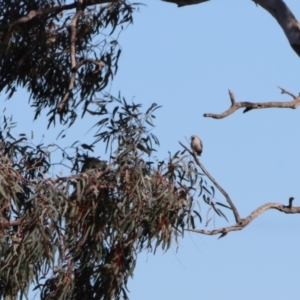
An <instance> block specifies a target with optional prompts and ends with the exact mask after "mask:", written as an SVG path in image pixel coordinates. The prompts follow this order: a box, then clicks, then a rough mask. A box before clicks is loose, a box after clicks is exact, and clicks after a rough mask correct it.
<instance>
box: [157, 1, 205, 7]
mask: <svg viewBox="0 0 300 300" xmlns="http://www.w3.org/2000/svg"><path fill="white" fill-rule="evenodd" d="M162 1H165V2H171V3H174V4H177V6H178V7H181V6H185V5H193V4H199V3H202V2H206V1H209V0H162Z"/></svg>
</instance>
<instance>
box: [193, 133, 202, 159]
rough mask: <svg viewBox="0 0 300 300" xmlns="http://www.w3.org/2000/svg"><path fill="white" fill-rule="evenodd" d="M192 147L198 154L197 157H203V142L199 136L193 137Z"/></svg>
mask: <svg viewBox="0 0 300 300" xmlns="http://www.w3.org/2000/svg"><path fill="white" fill-rule="evenodd" d="M191 147H192V149H193V150H194V151H195V152H196V153H197V155H199V156H200V155H201V153H202V150H203V145H202V141H201V140H200V138H199V137H198V136H197V135H192V136H191Z"/></svg>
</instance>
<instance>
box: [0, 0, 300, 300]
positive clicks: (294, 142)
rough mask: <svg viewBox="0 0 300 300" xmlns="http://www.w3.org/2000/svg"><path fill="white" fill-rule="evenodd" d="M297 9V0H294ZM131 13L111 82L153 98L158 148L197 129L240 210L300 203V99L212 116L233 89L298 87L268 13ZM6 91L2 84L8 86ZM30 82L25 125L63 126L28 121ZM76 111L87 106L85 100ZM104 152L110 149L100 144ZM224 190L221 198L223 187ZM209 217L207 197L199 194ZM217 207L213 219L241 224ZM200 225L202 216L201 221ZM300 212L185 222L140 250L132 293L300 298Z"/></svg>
mask: <svg viewBox="0 0 300 300" xmlns="http://www.w3.org/2000/svg"><path fill="white" fill-rule="evenodd" d="M142 2H145V1H142ZM286 3H287V4H288V6H289V7H290V8H291V9H292V11H293V12H294V14H295V15H296V17H297V18H298V20H299V19H300V2H299V1H297V0H286ZM146 4H147V6H141V7H140V11H139V12H138V13H136V14H135V19H134V25H133V26H130V27H129V28H128V29H127V30H126V31H125V32H124V33H122V35H121V36H120V38H119V42H120V43H121V45H122V49H123V52H122V55H121V60H120V64H119V71H118V74H117V76H116V78H115V80H114V81H113V84H112V86H111V87H110V92H111V93H112V94H117V93H118V92H119V91H121V92H122V95H124V96H125V97H126V99H127V100H129V101H130V100H131V99H133V100H134V101H135V102H136V103H142V104H143V108H144V109H147V108H148V107H149V106H150V105H151V103H153V102H155V103H158V104H160V105H162V106H163V107H162V108H161V109H160V110H158V111H157V114H156V116H157V118H156V123H155V124H156V128H155V129H154V130H153V133H154V134H156V135H157V137H158V138H159V140H160V142H161V146H160V148H159V151H158V153H157V156H158V157H159V158H160V159H162V158H167V157H168V151H171V152H172V153H175V152H176V151H177V150H181V147H180V145H179V144H178V141H179V140H180V141H182V142H185V143H186V144H187V142H186V138H189V137H190V136H191V135H192V134H197V135H199V136H200V137H201V139H202V141H203V144H204V151H203V155H202V156H201V162H202V163H203V164H204V166H205V167H206V168H207V169H208V171H209V172H210V173H211V174H212V175H213V176H214V177H215V179H216V180H217V181H218V182H219V184H221V186H222V187H223V188H224V189H225V190H226V191H227V192H228V193H229V195H230V196H231V198H232V200H233V201H234V202H235V205H236V206H237V208H238V210H239V212H240V214H241V216H242V217H246V216H247V215H248V214H250V213H251V212H252V211H253V210H254V209H256V208H257V207H258V206H260V205H262V204H263V203H265V202H280V203H283V204H288V198H289V197H290V196H294V197H295V201H294V205H297V206H299V205H300V156H299V153H300V132H299V129H298V128H300V109H297V110H291V109H268V110H267V109H266V110H253V111H250V112H249V113H247V114H243V113H242V110H240V111H237V112H235V113H234V114H233V115H230V116H229V117H227V118H225V119H222V120H214V119H208V118H204V117H203V114H204V113H208V112H213V113H220V112H223V111H224V110H226V109H227V108H228V107H229V105H230V101H229V97H228V88H230V89H232V91H233V92H234V94H235V96H236V100H237V101H250V102H263V101H289V100H290V97H289V96H287V95H281V94H280V90H279V89H278V88H277V86H281V87H283V88H285V89H286V90H288V91H290V92H292V93H294V94H298V93H299V92H300V80H299V75H300V58H299V57H298V56H297V55H296V54H295V53H294V52H293V50H292V49H291V48H290V46H289V44H288V41H287V39H286V37H285V35H284V34H283V31H282V29H281V28H280V27H279V25H278V24H277V22H276V21H275V20H274V19H273V17H272V16H271V15H269V13H267V12H266V11H265V10H263V9H262V8H261V7H257V6H256V5H255V4H254V3H253V2H252V1H250V0H243V1H241V0H213V1H209V2H207V3H203V4H200V5H194V6H190V7H183V8H177V7H176V5H172V4H169V3H164V2H161V1H159V0H151V1H147V3H146ZM1 97H2V98H3V99H4V98H5V95H1ZM27 99H28V94H27V93H26V92H25V91H20V92H18V94H17V96H16V97H14V98H13V99H12V100H10V101H9V102H6V103H5V105H6V106H7V110H8V112H9V113H12V114H13V115H14V119H15V120H16V121H18V124H19V127H17V130H16V131H17V132H25V133H30V130H33V131H34V132H35V136H36V141H37V142H39V141H40V140H39V139H41V136H42V135H43V134H44V135H45V138H44V140H45V143H47V142H49V143H50V142H52V141H55V139H56V136H57V134H58V132H60V130H61V129H62V128H61V127H57V128H55V129H51V130H47V129H46V126H47V122H46V119H45V118H41V119H39V120H37V121H35V122H33V121H32V119H33V115H34V112H33V110H31V109H29V108H28V104H27ZM79 114H80V111H79ZM88 118H89V117H86V118H85V119H84V120H83V121H79V120H78V124H77V125H75V126H74V128H71V129H70V130H69V131H68V134H69V136H68V139H66V141H57V143H61V142H63V143H65V144H66V145H68V144H69V142H70V141H74V140H75V139H80V140H81V141H82V142H89V141H91V136H92V133H87V132H88V130H89V129H90V127H91V126H92V125H93V124H94V123H95V119H93V118H92V117H90V118H91V120H87V119H88ZM99 151H100V153H99V155H101V157H102V158H103V157H105V156H106V154H105V153H104V149H103V150H102V149H100V150H99ZM216 197H217V199H218V201H222V202H225V199H223V198H222V196H221V195H220V194H217V196H216ZM201 205H202V208H203V213H204V217H205V212H206V206H205V204H204V203H201ZM227 216H228V217H229V224H228V223H227V222H226V221H224V220H222V219H221V220H220V219H218V218H217V219H216V222H215V223H214V224H213V223H212V224H211V226H210V229H213V228H214V227H215V228H218V227H220V226H226V225H227V224H228V225H230V224H233V223H234V220H233V218H232V216H230V212H227ZM203 226H204V225H203ZM299 233H300V216H299V215H286V214H283V213H280V212H277V211H268V212H266V213H264V214H263V215H261V216H260V217H259V218H258V219H256V220H254V221H253V222H252V223H251V224H250V225H249V226H248V227H246V228H245V229H244V230H242V231H240V232H233V233H229V234H228V235H227V236H226V237H224V238H222V239H219V240H218V239H217V236H212V237H211V236H203V235H199V234H188V233H186V234H185V238H184V239H181V240H180V244H179V245H176V244H175V243H174V244H173V245H172V246H171V249H170V250H169V251H168V252H166V253H163V252H162V251H158V252H157V253H156V254H155V255H153V254H151V253H143V254H141V255H140V256H139V258H138V264H137V267H136V270H135V273H134V278H133V279H131V280H130V282H129V285H128V287H129V290H130V299H132V300H140V299H143V300H152V299H173V300H179V299H180V300H181V299H223V300H238V299H244V300H248V299H249V300H250V299H275V300H276V299H290V300H292V299H300V292H299V280H300V259H299V252H300V235H299Z"/></svg>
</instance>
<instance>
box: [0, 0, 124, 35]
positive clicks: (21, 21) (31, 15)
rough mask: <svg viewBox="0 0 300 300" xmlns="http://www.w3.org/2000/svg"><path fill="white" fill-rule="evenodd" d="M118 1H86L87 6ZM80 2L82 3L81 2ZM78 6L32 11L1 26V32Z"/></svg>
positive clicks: (70, 5)
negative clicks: (39, 17)
mask: <svg viewBox="0 0 300 300" xmlns="http://www.w3.org/2000/svg"><path fill="white" fill-rule="evenodd" d="M116 1H118V0H86V1H84V5H85V6H91V5H96V4H104V3H110V2H116ZM79 2H80V1H79ZM77 5H78V3H77V1H74V3H71V4H66V5H61V6H55V7H48V8H44V9H41V10H31V11H30V12H29V13H28V14H27V15H26V16H23V17H21V18H19V19H17V20H15V21H14V22H12V23H10V24H5V25H1V26H0V31H4V30H6V29H12V28H13V27H15V26H17V25H20V24H24V23H26V22H28V21H30V20H32V19H33V18H36V17H37V16H42V15H47V14H53V13H56V14H57V13H60V12H62V11H64V10H70V9H74V8H76V7H77Z"/></svg>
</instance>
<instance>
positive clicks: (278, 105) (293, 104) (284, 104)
mask: <svg viewBox="0 0 300 300" xmlns="http://www.w3.org/2000/svg"><path fill="white" fill-rule="evenodd" d="M279 89H280V90H281V93H282V94H287V95H290V96H291V97H293V99H294V100H292V101H288V102H275V101H272V102H257V103H252V102H236V101H235V97H234V94H233V92H232V91H231V90H229V98H230V101H231V106H230V107H229V109H227V110H226V111H224V112H223V113H221V114H213V113H206V114H204V117H207V118H214V119H223V118H225V117H227V116H229V115H231V114H232V113H234V112H235V111H236V110H238V109H240V108H245V109H244V111H243V112H244V113H246V112H248V111H250V110H252V109H262V108H292V109H296V108H297V107H298V106H299V105H300V96H298V97H297V96H295V95H294V94H292V93H290V92H288V91H286V90H285V89H283V88H281V87H279Z"/></svg>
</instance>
